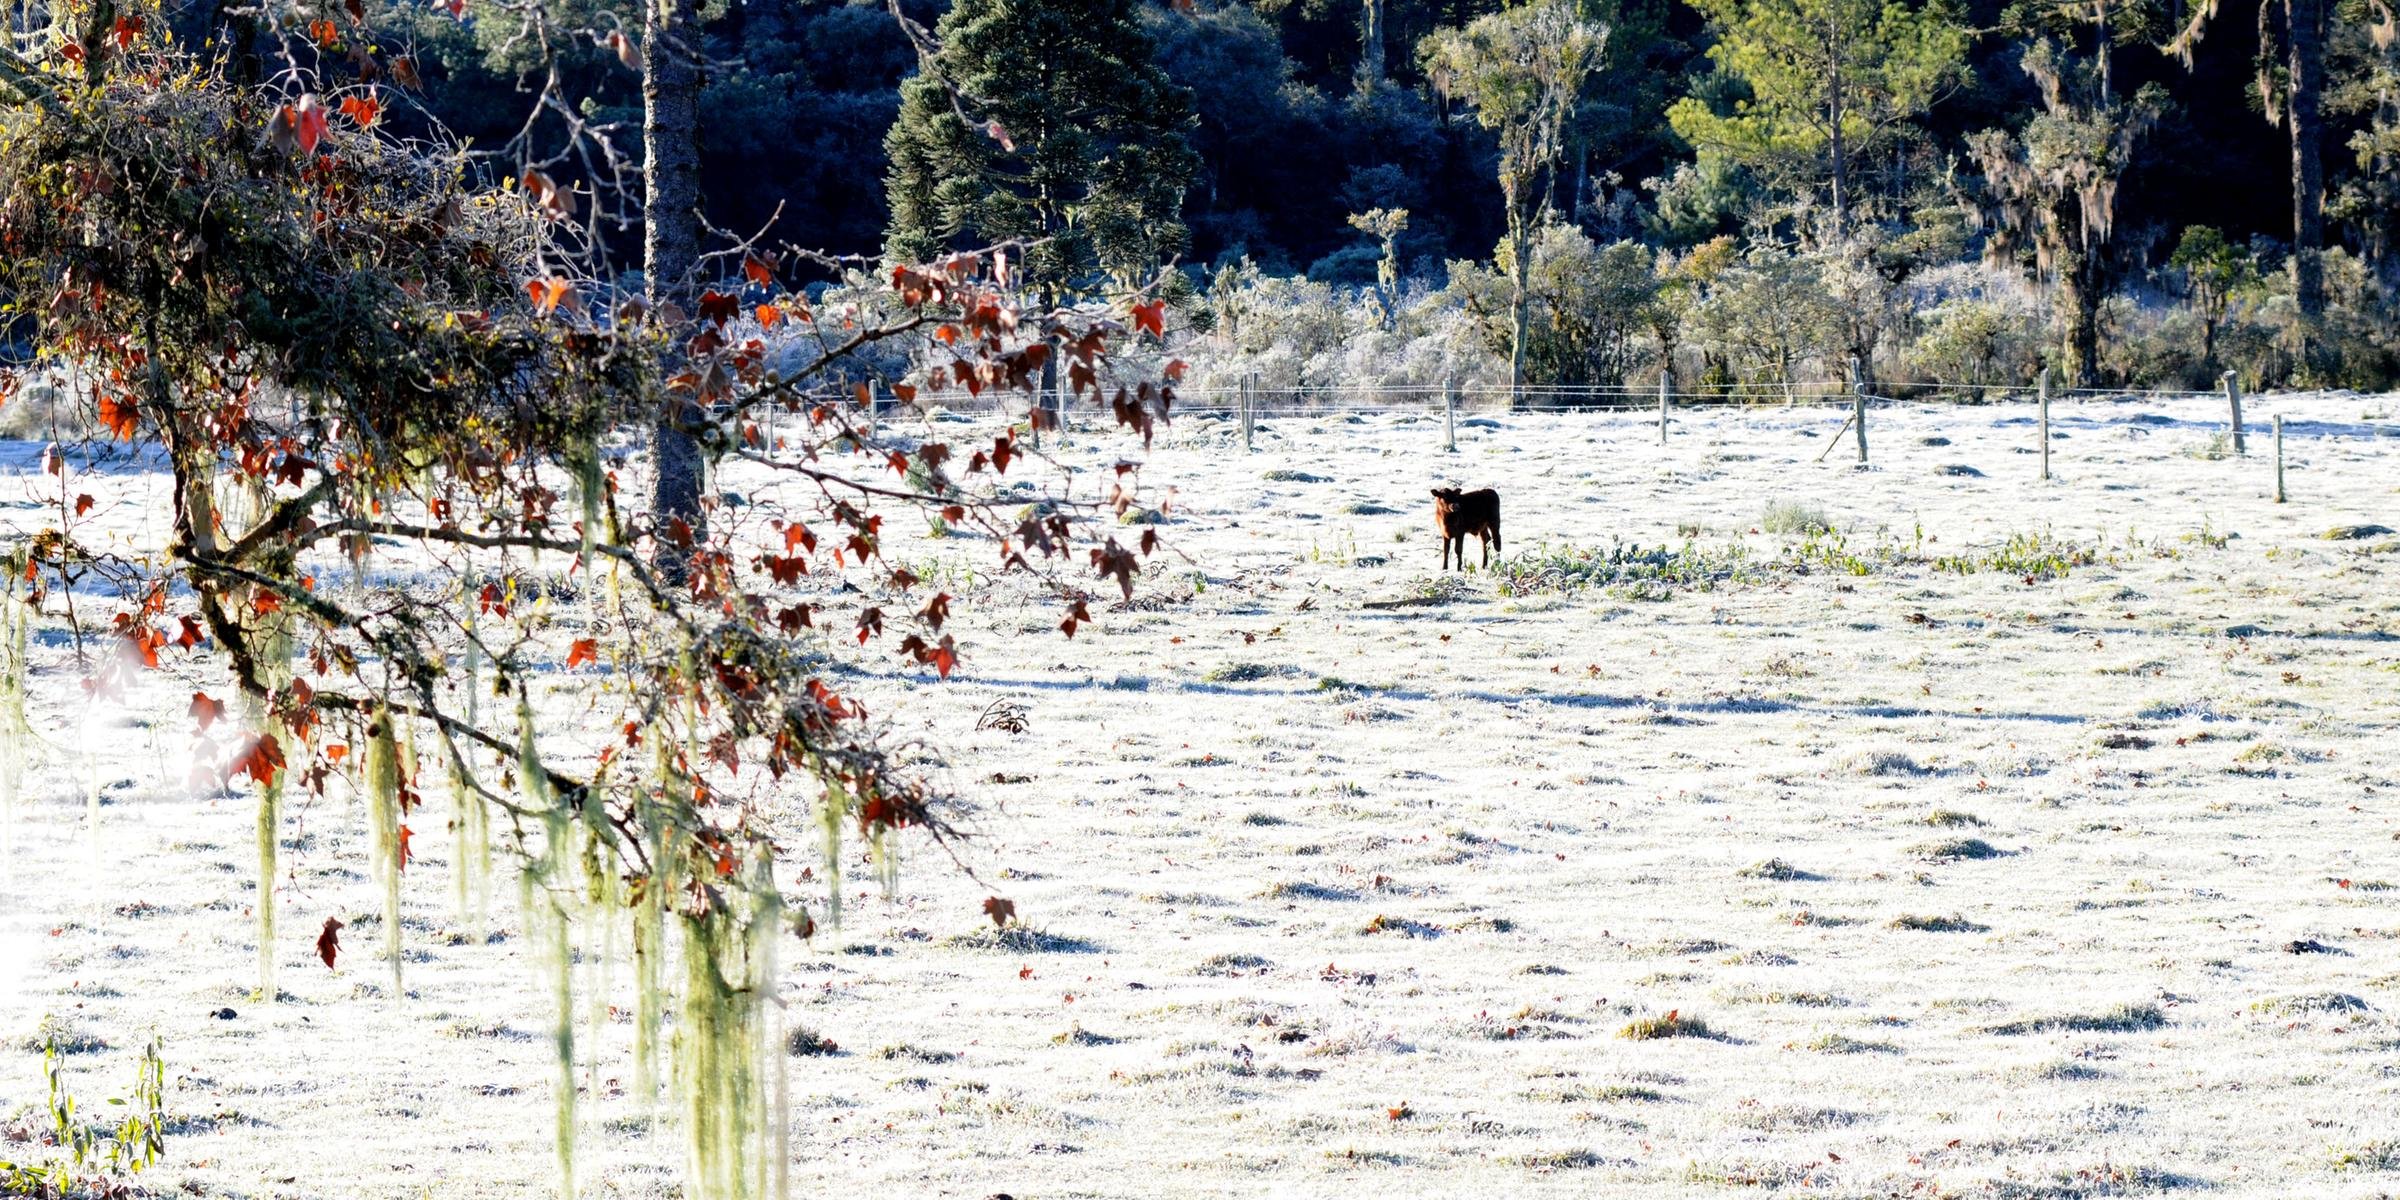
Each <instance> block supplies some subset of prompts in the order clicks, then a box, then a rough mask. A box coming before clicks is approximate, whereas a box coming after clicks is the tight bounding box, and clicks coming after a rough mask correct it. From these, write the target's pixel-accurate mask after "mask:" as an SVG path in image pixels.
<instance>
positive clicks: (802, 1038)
mask: <svg viewBox="0 0 2400 1200" xmlns="http://www.w3.org/2000/svg"><path fill="white" fill-rule="evenodd" d="M783 1051H784V1053H786V1054H789V1055H791V1056H792V1057H794V1058H815V1057H819V1056H822V1055H827V1054H839V1053H841V1052H842V1047H841V1043H839V1042H836V1041H834V1040H833V1039H832V1038H829V1037H826V1036H825V1035H824V1034H821V1033H818V1032H817V1031H816V1030H814V1029H810V1028H809V1027H808V1026H806V1025H795V1026H793V1027H792V1031H791V1033H790V1034H788V1035H786V1036H785V1037H784V1039H783ZM886 1057H889V1056H888V1055H887V1056H886Z"/></svg>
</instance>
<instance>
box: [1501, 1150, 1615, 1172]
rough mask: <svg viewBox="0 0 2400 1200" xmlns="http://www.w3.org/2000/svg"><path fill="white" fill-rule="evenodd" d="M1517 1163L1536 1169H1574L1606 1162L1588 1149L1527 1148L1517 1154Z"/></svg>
mask: <svg viewBox="0 0 2400 1200" xmlns="http://www.w3.org/2000/svg"><path fill="white" fill-rule="evenodd" d="M1516 1161H1517V1165H1518V1166H1520V1167H1530V1168H1532V1169H1533V1170H1536V1171H1576V1170H1582V1169H1585V1168H1588V1167H1597V1166H1599V1165H1601V1164H1602V1163H1604V1162H1606V1161H1607V1160H1606V1159H1603V1158H1601V1157H1600V1156H1599V1155H1598V1154H1596V1153H1594V1152H1592V1151H1590V1150H1529V1151H1527V1152H1525V1153H1523V1154H1520V1155H1518V1156H1517V1159H1516Z"/></svg>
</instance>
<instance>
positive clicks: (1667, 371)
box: [1658, 361, 1675, 446]
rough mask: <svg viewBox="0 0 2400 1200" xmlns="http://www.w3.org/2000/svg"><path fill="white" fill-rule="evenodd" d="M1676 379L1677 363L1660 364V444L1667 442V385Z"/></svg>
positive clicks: (1662, 362)
mask: <svg viewBox="0 0 2400 1200" xmlns="http://www.w3.org/2000/svg"><path fill="white" fill-rule="evenodd" d="M1674 381H1675V364H1673V363H1670V362H1665V361H1661V362H1660V363H1659V364H1658V444H1659V445H1661V446H1664V445H1666V444H1667V387H1668V385H1669V384H1672V383H1673V382H1674Z"/></svg>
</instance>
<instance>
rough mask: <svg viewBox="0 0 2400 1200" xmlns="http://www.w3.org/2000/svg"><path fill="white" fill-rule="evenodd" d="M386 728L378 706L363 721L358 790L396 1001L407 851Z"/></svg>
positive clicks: (396, 751) (385, 714)
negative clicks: (379, 890)
mask: <svg viewBox="0 0 2400 1200" xmlns="http://www.w3.org/2000/svg"><path fill="white" fill-rule="evenodd" d="M392 724H393V722H392V714H391V710H389V709H387V708H383V707H381V706H377V708H376V709H375V711H374V713H373V714H372V715H371V716H369V717H368V718H367V754H366V762H365V764H364V766H363V768H362V770H361V772H360V774H361V776H362V778H361V779H360V784H359V787H360V790H361V791H362V792H364V793H365V794H366V802H367V830H368V834H369V836H370V838H371V839H372V841H371V846H372V854H371V856H370V859H371V862H372V864H373V868H374V870H373V874H374V877H375V880H376V882H377V883H378V884H380V885H381V888H382V892H383V956H384V959H385V960H386V961H387V962H389V963H390V964H391V968H392V995H393V996H394V997H398V996H399V995H401V994H402V993H401V990H400V872H401V870H402V868H404V867H405V866H406V865H407V854H408V848H407V844H406V843H405V842H404V841H402V839H401V835H400V787H401V782H402V781H401V778H400V747H399V741H398V739H397V738H395V737H394V736H393V733H392Z"/></svg>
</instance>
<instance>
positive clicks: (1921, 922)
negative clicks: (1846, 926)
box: [1890, 913, 1991, 933]
mask: <svg viewBox="0 0 2400 1200" xmlns="http://www.w3.org/2000/svg"><path fill="white" fill-rule="evenodd" d="M1890 927H1891V928H1893V929H1913V930H1916V931H1917V932H1919V933H1983V932H1985V931H1987V930H1989V929H1990V928H1991V926H1989V925H1978V924H1976V923H1975V922H1973V921H1970V920H1968V919H1966V918H1965V917H1962V916H1958V915H1955V914H1953V915H1951V916H1947V917H1938V916H1933V917H1929V916H1922V915H1919V914H1915V913H1906V914H1903V915H1901V916H1897V917H1893V918H1892V923H1891V926H1890Z"/></svg>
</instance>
